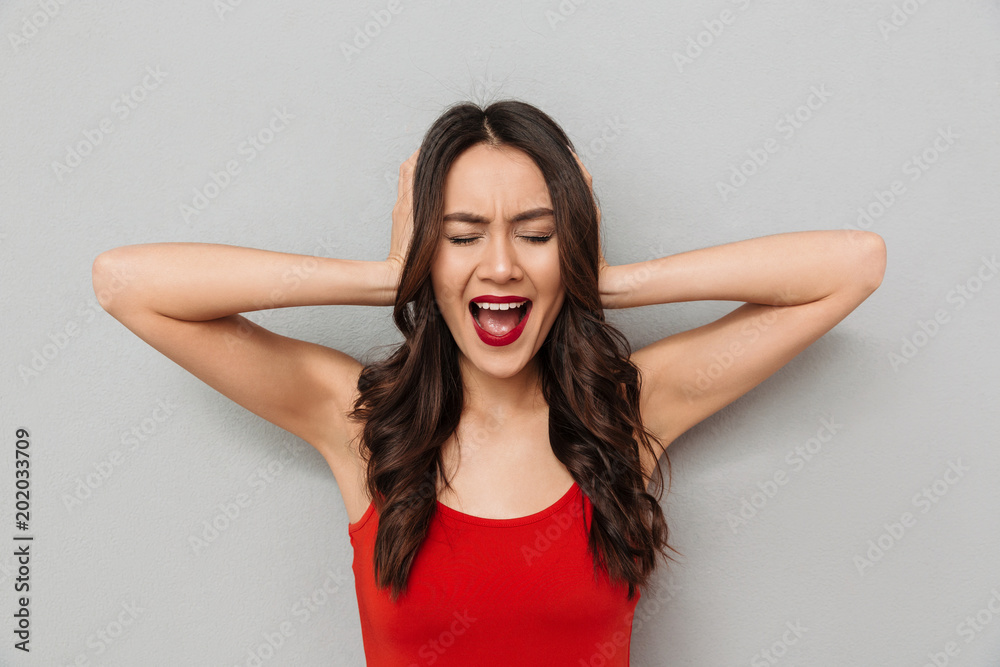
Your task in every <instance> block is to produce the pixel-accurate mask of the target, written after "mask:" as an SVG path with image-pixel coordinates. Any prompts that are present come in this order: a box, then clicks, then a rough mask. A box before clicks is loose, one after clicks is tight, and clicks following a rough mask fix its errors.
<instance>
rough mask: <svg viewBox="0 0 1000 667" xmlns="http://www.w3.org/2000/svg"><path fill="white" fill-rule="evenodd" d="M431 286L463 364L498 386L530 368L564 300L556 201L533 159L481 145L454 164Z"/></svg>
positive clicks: (506, 149) (515, 151)
mask: <svg viewBox="0 0 1000 667" xmlns="http://www.w3.org/2000/svg"><path fill="white" fill-rule="evenodd" d="M431 281H432V283H433V287H434V297H435V299H436V300H437V303H438V307H439V308H440V310H441V315H442V317H444V321H445V322H446V323H447V325H448V328H449V329H450V330H451V334H452V336H454V338H455V342H456V343H457V344H458V348H459V351H460V353H461V354H462V355H464V357H465V358H466V361H469V362H471V363H472V364H473V365H474V366H475V367H476V368H478V369H479V370H481V371H483V372H485V373H487V374H489V375H492V376H494V377H498V378H506V377H511V376H513V375H516V374H517V373H519V372H520V371H522V370H523V369H524V368H525V367H526V366H527V365H528V363H529V362H530V361H531V360H532V358H533V357H534V356H535V353H536V352H537V351H538V349H539V348H540V347H541V346H542V343H544V342H545V337H546V336H547V335H548V332H549V330H550V329H551V328H552V324H553V322H554V321H555V319H556V316H557V315H558V314H559V309H560V308H561V307H562V302H563V297H564V291H563V287H562V282H561V280H560V276H559V246H558V239H557V238H556V236H555V218H554V217H553V214H552V201H551V199H550V198H549V190H548V187H547V186H546V185H545V179H544V177H543V176H542V172H541V171H540V170H539V169H538V166H537V165H535V163H534V161H533V160H532V159H531V158H530V157H528V155H527V154H525V153H523V152H522V151H520V150H517V149H514V148H510V147H489V146H487V145H486V144H477V145H475V146H473V147H471V148H469V149H468V150H466V151H465V152H464V153H462V154H461V155H459V157H458V158H457V159H456V160H455V162H454V163H453V164H452V166H451V169H450V170H449V171H448V176H447V178H446V180H445V187H444V223H443V227H442V234H441V238H440V239H439V241H438V248H437V253H436V255H435V258H434V262H433V264H432V265H431ZM490 302H492V303H493V305H492V307H490V306H489V305H488V304H489V303H490ZM477 304H483V307H480V306H478V305H477ZM501 304H502V305H501ZM519 304H520V305H519Z"/></svg>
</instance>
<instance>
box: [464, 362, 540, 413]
mask: <svg viewBox="0 0 1000 667" xmlns="http://www.w3.org/2000/svg"><path fill="white" fill-rule="evenodd" d="M459 367H460V368H461V372H462V388H463V394H464V396H465V409H466V410H468V411H470V412H471V413H472V414H477V413H478V414H483V413H489V414H492V415H505V416H516V415H527V414H536V413H537V412H538V411H539V410H540V409H543V408H544V407H546V403H545V399H544V397H543V396H542V385H541V378H540V376H539V372H538V366H537V364H536V362H535V359H534V358H532V360H531V361H529V362H528V364H527V365H525V367H524V368H523V369H521V371H520V372H519V373H518V374H517V375H513V376H511V377H508V378H498V377H493V376H491V375H487V374H485V373H483V372H482V371H480V370H479V369H477V368H476V367H475V366H473V365H472V364H470V363H468V360H467V359H465V358H464V357H462V358H461V360H460V361H459Z"/></svg>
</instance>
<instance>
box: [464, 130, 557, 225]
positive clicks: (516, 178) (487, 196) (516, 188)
mask: <svg viewBox="0 0 1000 667" xmlns="http://www.w3.org/2000/svg"><path fill="white" fill-rule="evenodd" d="M497 205H500V206H502V207H511V208H518V207H521V208H526V207H529V206H541V205H551V201H550V198H549V189H548V187H547V186H546V185H545V177H544V176H543V175H542V172H541V170H540V169H539V168H538V165H536V164H535V162H534V160H532V159H531V158H530V157H529V156H528V155H527V154H526V153H524V152H523V151H520V150H517V149H515V148H511V147H509V146H502V147H491V146H487V145H486V144H477V145H475V146H472V147H471V148H469V149H467V150H466V151H465V152H463V153H462V154H461V155H459V156H458V158H456V159H455V161H454V162H453V163H452V165H451V169H449V170H448V176H447V178H446V179H445V185H444V206H445V213H449V212H451V211H453V210H456V209H460V208H479V209H487V208H493V207H494V206H497Z"/></svg>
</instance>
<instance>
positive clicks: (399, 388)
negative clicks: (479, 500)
mask: <svg viewBox="0 0 1000 667" xmlns="http://www.w3.org/2000/svg"><path fill="white" fill-rule="evenodd" d="M480 143H485V144H489V145H493V146H508V147H511V148H516V149H518V150H521V151H523V152H524V153H526V154H527V155H528V156H530V157H531V158H532V159H533V160H534V162H535V164H537V165H538V168H539V169H540V170H541V172H542V174H543V176H544V177H545V183H546V185H547V186H548V190H549V195H550V197H551V200H552V209H553V213H554V218H555V228H556V238H557V239H558V244H559V245H558V248H559V270H560V276H561V279H562V284H563V285H564V287H565V290H566V294H565V299H564V301H563V306H562V308H561V310H560V311H559V314H558V316H557V318H556V320H555V322H554V323H553V325H552V329H551V330H550V332H549V334H548V336H547V338H546V340H545V342H544V343H543V344H542V346H541V348H539V350H538V352H537V354H536V361H537V362H539V363H538V366H539V369H540V374H541V378H540V379H541V387H542V393H543V396H544V397H545V400H546V402H547V403H548V405H549V441H550V444H551V446H552V451H553V453H554V454H555V456H556V458H558V459H559V461H561V462H562V463H563V464H564V465H565V466H566V467H567V469H568V470H569V472H570V474H571V475H572V476H573V479H574V480H576V482H577V484H578V485H579V487H580V489H581V490H582V491H583V493H584V494H585V495H586V496H587V497H588V498H589V499H590V502H591V504H592V506H593V518H592V522H591V528H590V536H589V546H588V548H589V551H590V552H591V553H592V555H593V559H594V571H595V573H596V572H597V570H598V568H603V569H604V570H605V571H606V572H607V573H608V574H609V575H610V577H611V579H612V580H614V581H616V582H626V583H628V591H629V592H628V596H629V599H630V600H631V599H632V598H633V597H634V595H635V589H636V587H639V586H645V585H646V584H647V583H648V581H649V578H650V576H651V575H652V573H653V571H654V569H655V567H656V558H657V554H658V553H663V555H664V556H666V557H667V558H670V556H669V554H667V553H666V551H665V550H666V549H670V550H672V551H676V550H674V549H673V548H672V547H670V546H669V545H668V544H667V523H666V520H665V518H664V516H663V510H662V509H661V508H660V505H659V497H660V496H662V493H663V474H662V471H660V469H659V467H658V466H657V483H656V487H655V490H656V493H657V496H656V497H654V496H652V495H650V494H649V493H648V492H647V491H646V485H645V480H644V478H643V475H642V467H641V463H640V460H641V459H640V456H639V447H640V446H641V447H645V448H646V449H647V450H648V451H649V452H650V455H652V454H653V452H654V450H653V448H652V445H651V444H650V439H652V438H655V436H654V435H653V434H652V433H650V432H649V431H647V430H646V428H645V427H644V426H643V424H642V421H641V418H640V415H639V383H640V376H639V372H638V368H637V367H636V366H635V365H634V364H633V363H632V362H631V361H630V360H629V356H630V355H631V349H630V346H629V343H628V340H627V339H626V338H625V336H624V335H623V334H622V333H621V332H619V331H618V330H617V329H616V328H614V327H613V326H612V325H610V324H608V323H607V322H605V320H604V311H603V309H602V305H601V299H600V293H599V290H598V257H599V248H600V230H599V225H598V217H597V207H596V203H595V201H594V197H593V195H592V194H591V191H590V189H589V187H588V185H587V182H586V180H585V179H584V176H583V174H582V172H581V171H580V168H579V166H578V165H577V163H576V159H575V158H574V157H573V153H572V152H571V149H572V142H570V140H569V138H568V137H567V136H566V134H565V133H564V132H563V130H562V129H561V128H560V127H559V126H558V125H557V124H556V123H555V122H554V121H553V120H552V119H551V118H550V117H549V116H548V115H546V114H545V113H543V112H542V111H541V110H539V109H537V108H536V107H534V106H532V105H530V104H527V103H525V102H520V101H516V100H504V101H498V102H494V103H492V104H490V105H489V106H487V107H486V108H482V107H480V106H478V105H475V104H472V103H468V102H464V103H460V104H456V105H454V106H452V107H450V108H449V109H447V110H446V111H445V112H444V113H443V114H442V115H441V116H440V117H439V118H438V119H437V120H436V121H435V122H434V124H433V125H432V126H431V127H430V129H429V130H428V131H427V134H426V135H425V136H424V139H423V142H422V143H421V145H420V153H419V155H418V157H417V164H416V168H415V172H414V188H413V222H414V231H413V238H412V241H411V245H410V249H409V252H408V254H407V257H406V261H405V264H404V266H403V270H402V274H401V276H400V282H399V287H398V289H397V293H396V302H395V306H394V308H393V313H392V315H393V320H394V321H395V323H396V326H397V327H399V330H400V331H401V332H402V333H403V336H404V338H405V340H404V341H403V343H401V344H400V345H399V346H398V347H397V348H396V349H395V351H394V352H393V353H392V354H391V355H390V356H389V357H388V358H386V359H384V360H382V361H379V362H376V363H372V364H370V365H367V366H366V367H365V368H364V370H363V371H362V373H361V375H360V377H359V379H358V390H359V392H360V395H359V397H358V399H357V402H356V403H355V405H354V410H353V412H352V413H351V416H352V418H354V419H356V420H360V421H363V422H364V428H363V430H362V432H361V445H362V446H361V448H360V449H361V451H362V453H363V455H364V456H365V457H366V459H367V489H368V492H369V495H370V496H371V498H372V500H373V503H374V505H375V510H376V511H377V512H378V517H379V525H378V533H377V537H376V539H375V556H374V563H373V565H372V566H373V568H374V572H375V580H376V582H377V585H378V586H380V587H382V588H385V587H387V586H391V587H392V591H391V595H392V599H393V600H394V601H395V600H396V599H397V598H398V597H399V595H400V594H402V592H403V591H404V590H405V589H406V583H407V578H408V576H409V572H410V568H411V566H412V564H413V560H414V558H415V556H416V554H417V552H418V550H419V548H420V545H421V543H422V542H423V540H424V537H425V536H426V534H427V531H428V528H429V526H430V523H431V519H432V518H433V516H434V513H435V511H436V510H437V505H436V500H437V480H438V479H439V478H440V479H441V480H444V483H445V485H446V486H448V485H449V482H448V480H447V478H446V476H445V470H444V464H443V460H442V456H441V447H442V445H443V444H444V443H445V441H446V440H447V439H448V438H449V436H451V435H452V434H453V433H454V432H455V430H456V428H457V427H458V424H459V420H460V418H461V415H462V406H463V404H464V403H463V391H462V378H461V375H460V372H459V365H458V356H457V352H458V347H457V345H456V344H455V341H454V338H453V337H452V335H451V331H450V330H449V329H448V326H447V324H446V323H445V321H444V319H443V318H442V317H441V313H440V311H439V310H438V308H437V305H436V303H435V300H434V292H433V286H432V284H431V277H430V275H431V263H432V261H433V259H434V253H435V250H436V249H437V247H438V244H439V239H440V235H441V233H442V226H443V221H442V218H443V217H444V183H445V177H446V176H447V174H448V170H449V169H450V167H451V165H452V163H453V162H454V161H455V159H456V158H457V157H458V156H459V155H461V154H462V152H463V151H465V150H466V149H468V148H470V147H472V146H474V145H477V144H480ZM664 457H666V455H665V454H664ZM667 466H668V470H669V466H670V462H669V459H668V460H667ZM671 560H672V558H671Z"/></svg>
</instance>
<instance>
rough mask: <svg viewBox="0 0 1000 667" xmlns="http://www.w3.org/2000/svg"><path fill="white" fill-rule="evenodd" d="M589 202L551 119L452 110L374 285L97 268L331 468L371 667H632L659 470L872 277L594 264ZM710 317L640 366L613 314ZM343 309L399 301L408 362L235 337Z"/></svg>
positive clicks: (845, 260)
mask: <svg viewBox="0 0 1000 667" xmlns="http://www.w3.org/2000/svg"><path fill="white" fill-rule="evenodd" d="M590 186H591V178H590V175H589V174H588V173H587V171H586V169H585V168H583V165H582V164H581V163H580V162H579V160H578V158H576V155H575V153H574V152H573V150H572V143H571V142H570V140H569V139H568V137H567V136H566V135H565V133H564V132H563V131H562V129H560V128H559V126H558V125H557V124H556V123H555V122H554V121H552V119H551V118H549V117H548V116H547V115H545V114H544V113H542V112H541V111H540V110H538V109H536V108H535V107H533V106H531V105H528V104H525V103H523V102H517V101H502V102H496V103H494V104H491V105H489V106H488V107H487V108H485V109H481V108H479V107H477V106H475V105H472V104H460V105H456V106H453V107H452V108H450V109H448V110H447V111H446V112H445V113H444V114H443V115H442V116H441V117H440V118H438V120H437V121H436V122H435V123H434V124H433V126H432V127H431V128H430V129H429V130H428V132H427V134H426V136H425V137H424V140H423V142H422V143H421V146H420V149H419V150H418V151H417V152H416V153H414V155H413V156H411V157H410V159H409V160H407V161H406V162H405V163H404V164H403V165H402V167H401V168H400V181H399V198H398V201H397V203H396V206H395V208H394V209H393V216H392V217H393V221H392V233H391V246H390V251H389V255H388V257H387V258H386V260H385V261H380V262H375V261H372V262H369V261H358V260H341V259H329V258H314V257H309V256H304V255H295V254H287V253H278V252H270V251H264V250H256V249H250V248H239V247H232V246H223V245H214V244H194V243H164V244H145V245H137V246H125V247H121V248H116V249H113V250H110V251H108V252H105V253H103V254H101V255H100V256H99V257H98V258H97V259H96V260H95V262H94V287H95V291H96V292H97V293H98V294H99V295H101V294H102V293H103V294H105V295H107V294H111V293H112V292H111V291H110V290H104V289H103V287H104V286H105V285H106V284H108V283H109V281H111V280H112V279H113V276H114V275H115V274H116V273H124V274H125V275H129V276H131V279H130V280H129V282H128V285H127V288H126V289H124V290H121V289H120V290H119V291H118V292H117V293H115V294H114V296H113V298H108V297H104V299H103V300H102V301H101V304H102V306H103V307H104V308H105V309H106V310H107V311H108V312H109V313H111V314H112V315H114V316H115V317H116V318H117V319H118V320H120V321H121V322H122V323H123V324H124V325H125V326H126V327H128V328H129V329H131V330H132V331H133V332H134V333H136V335H138V336H139V337H140V338H142V339H143V340H145V341H146V342H147V343H149V344H150V345H152V346H154V347H155V348H156V349H158V350H160V351H161V352H162V353H164V354H165V355H167V356H168V357H170V358H171V359H173V360H174V361H176V362H177V363H178V364H180V365H181V366H183V367H184V368H186V369H188V370H189V371H190V372H192V373H193V374H194V375H196V376H197V377H199V378H201V379H202V380H204V381H205V382H206V383H208V384H209V385H211V386H212V387H214V388H215V389H217V390H218V391H220V392H222V393H223V394H225V395H226V396H228V397H230V398H231V399H232V400H234V401H236V402H237V403H239V404H240V405H243V406H244V407H246V408H247V409H249V410H250V411H252V412H254V413H255V414H257V415H259V416H261V417H263V418H264V419H267V420H268V421H271V422H273V423H275V424H277V425H278V426H280V427H282V428H284V429H286V430H287V431H289V432H291V433H293V434H295V435H297V436H299V437H300V438H302V439H303V440H305V441H307V442H309V443H310V444H312V445H313V446H314V447H316V449H317V450H318V451H319V452H320V453H321V454H322V455H323V456H324V458H325V459H326V461H327V462H328V464H329V466H330V469H331V470H332V472H333V474H334V476H335V478H336V480H337V484H338V486H339V488H340V491H341V493H342V495H343V499H344V504H345V506H346V509H347V516H348V520H349V521H350V526H349V534H350V537H351V542H352V545H353V546H354V550H355V559H354V573H355V579H356V587H357V593H358V605H359V609H360V612H361V624H362V630H363V637H364V643H365V653H366V656H367V658H368V661H369V665H382V664H385V665H410V664H432V663H433V664H438V665H450V664H455V665H492V664H498V665H499V664H504V665H508V664H518V665H526V664H545V665H598V664H602V665H627V664H628V649H629V641H630V637H631V630H632V614H633V612H634V609H635V606H636V603H637V601H638V593H639V591H640V589H642V588H643V587H645V586H647V585H648V584H649V583H650V577H651V575H652V574H653V571H654V569H655V565H656V562H657V556H658V554H663V555H665V556H666V555H667V554H666V549H670V547H669V546H668V545H667V525H666V522H665V520H664V517H663V513H662V510H661V509H660V506H659V502H658V500H659V497H660V495H661V494H662V491H663V484H662V481H663V480H662V476H659V477H658V478H657V485H656V492H657V496H656V497H654V496H653V495H651V494H650V493H648V492H647V488H648V487H649V483H650V482H651V481H652V479H653V476H654V472H655V473H659V467H658V459H659V457H660V456H661V455H662V454H663V452H664V450H665V449H666V447H667V446H668V445H669V444H670V443H671V442H672V441H673V440H675V439H676V438H677V437H678V436H679V435H681V434H682V433H684V432H685V431H686V430H688V429H689V428H690V427H691V426H693V425H694V424H696V423H698V422H700V421H701V420H703V419H704V418H705V417H707V416H708V415H710V414H712V413H714V412H716V411H717V410H719V409H720V408H722V407H723V406H725V405H727V404H729V403H731V402H732V401H734V400H735V399H736V398H738V397H739V396H742V395H743V394H745V393H746V392H748V391H749V390H750V389H752V388H753V387H755V386H756V385H758V384H760V383H761V382H762V381H763V380H764V379H765V378H767V377H768V376H770V375H771V374H773V373H774V372H775V371H776V370H778V369H779V368H781V367H782V366H783V365H784V364H785V363H787V362H788V361H789V360H790V359H791V358H792V357H794V356H795V355H796V354H798V353H799V352H800V351H802V350H803V349H804V348H805V347H807V346H808V345H809V344H811V343H812V342H814V341H815V340H816V339H818V338H819V337H820V336H822V335H823V334H824V333H825V332H827V331H829V330H830V329H831V328H832V327H833V326H834V325H836V324H837V322H839V321H840V320H841V319H843V318H844V317H845V316H846V315H848V314H849V313H850V312H851V311H852V310H854V308H856V307H857V306H858V305H859V304H860V303H861V302H862V301H864V300H865V299H866V298H867V297H868V295H870V294H871V293H872V292H873V291H874V290H875V289H876V288H877V287H878V285H879V284H880V283H881V280H882V275H883V272H884V268H885V245H884V243H883V242H882V239H881V238H880V237H879V236H878V235H876V234H873V233H868V232H848V231H840V230H835V231H811V232H795V233H786V234H776V235H773V236H766V237H761V238H756V239H750V240H745V241H739V242H735V243H728V244H725V245H720V246H715V247H710V248H704V249H700V250H693V251H689V252H683V253H680V254H677V255H672V256H669V257H664V258H660V259H655V260H650V261H648V262H642V263H638V264H627V265H621V266H608V265H607V264H606V263H605V262H604V259H603V256H602V254H601V252H600V236H599V224H600V216H599V212H598V209H597V206H596V204H595V202H594V198H593V194H592V192H591V187H590ZM699 299H721V300H729V301H744V302H746V303H744V304H743V305H742V306H740V307H738V308H736V309H735V310H734V311H732V312H731V313H729V314H728V315H726V316H724V317H722V318H720V319H718V320H717V321H715V322H712V323H710V324H707V325H705V326H701V327H698V328H695V329H692V330H690V331H685V332H682V333H679V334H676V335H672V336H669V337H666V338H664V339H662V340H659V341H657V342H654V343H652V344H650V345H648V346H646V347H643V348H642V349H640V350H637V351H635V352H634V353H632V352H631V350H630V348H629V344H628V342H627V341H626V340H625V338H624V337H623V336H622V335H621V334H620V333H619V332H618V331H617V330H616V329H614V328H613V327H612V326H610V325H609V324H608V323H606V322H605V320H604V315H603V309H604V308H630V307H636V306H643V305H650V304H660V303H671V302H678V301H694V300H699ZM334 304H344V305H347V304H350V305H372V306H385V305H392V306H393V307H394V309H393V318H394V320H395V322H396V324H397V326H398V327H399V328H400V330H401V331H402V332H403V335H404V338H405V340H404V342H403V343H402V344H401V345H400V346H399V347H398V348H397V349H396V350H395V351H394V353H393V354H391V355H390V356H389V357H388V358H386V359H384V360H382V361H380V362H377V363H374V364H371V365H370V366H368V367H362V365H361V364H360V363H359V362H358V361H356V360H354V359H352V358H351V357H349V356H347V355H345V354H343V353H341V352H338V351H336V350H333V349H330V348H327V347H324V346H321V345H315V344H312V343H307V342H303V341H298V340H293V339H290V338H286V337H284V336H280V335H277V334H274V333H271V332H269V331H267V330H265V329H263V328H261V327H260V326H258V325H256V324H254V323H252V322H250V321H249V320H247V319H246V318H244V317H242V316H241V315H239V313H242V312H246V311H251V310H258V309H262V308H275V307H288V306H304V305H334ZM668 464H669V461H668ZM667 557H668V558H669V556H667Z"/></svg>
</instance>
